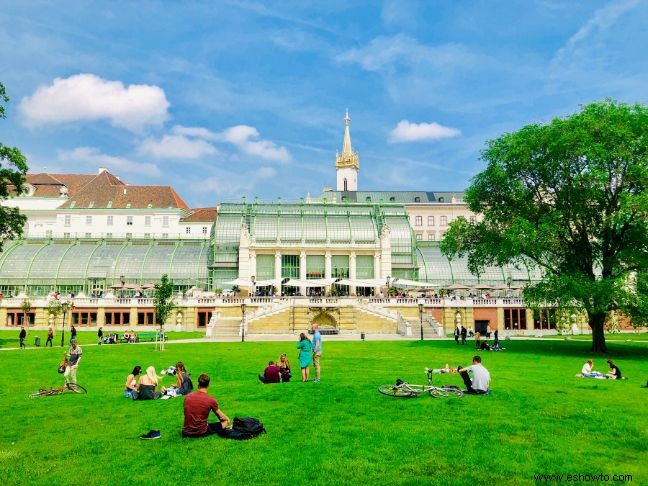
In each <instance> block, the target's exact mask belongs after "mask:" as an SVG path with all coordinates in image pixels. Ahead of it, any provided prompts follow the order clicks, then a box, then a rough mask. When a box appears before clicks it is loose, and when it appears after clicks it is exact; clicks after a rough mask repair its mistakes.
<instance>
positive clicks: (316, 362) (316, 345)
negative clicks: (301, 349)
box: [313, 324, 322, 383]
mask: <svg viewBox="0 0 648 486" xmlns="http://www.w3.org/2000/svg"><path fill="white" fill-rule="evenodd" d="M321 356H322V335H321V334H320V332H319V326H318V325H317V324H313V367H314V368H315V382H316V383H319V381H320V357H321Z"/></svg>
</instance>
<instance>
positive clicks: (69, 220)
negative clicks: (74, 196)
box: [65, 214, 72, 226]
mask: <svg viewBox="0 0 648 486" xmlns="http://www.w3.org/2000/svg"><path fill="white" fill-rule="evenodd" d="M71 224H72V216H70V215H69V214H66V215H65V226H70V225H71Z"/></svg>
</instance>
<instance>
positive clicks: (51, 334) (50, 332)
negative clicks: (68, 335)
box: [45, 326, 54, 348]
mask: <svg viewBox="0 0 648 486" xmlns="http://www.w3.org/2000/svg"><path fill="white" fill-rule="evenodd" d="M53 340H54V329H52V326H50V327H49V329H48V330H47V341H45V346H47V345H48V344H49V347H50V348H51V347H52V341H53Z"/></svg>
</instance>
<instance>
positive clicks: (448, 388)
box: [378, 368, 464, 398]
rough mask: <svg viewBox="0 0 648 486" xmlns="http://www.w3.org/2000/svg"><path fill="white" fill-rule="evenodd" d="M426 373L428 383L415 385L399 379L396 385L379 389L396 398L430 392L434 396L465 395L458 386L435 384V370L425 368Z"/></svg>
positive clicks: (382, 386) (384, 393)
mask: <svg viewBox="0 0 648 486" xmlns="http://www.w3.org/2000/svg"><path fill="white" fill-rule="evenodd" d="M425 374H426V375H427V382H428V384H427V385H414V384H411V383H407V382H406V381H403V380H400V379H399V380H396V384H395V385H381V386H380V387H378V391H379V392H380V393H382V394H383V395H388V396H390V397H394V398H414V397H417V396H419V395H420V394H421V393H429V395H430V396H431V397H433V398H445V397H450V396H453V397H457V398H461V397H463V395H464V393H463V391H462V390H461V388H459V387H458V386H454V385H444V386H435V385H433V384H432V376H433V375H435V374H436V373H435V370H432V369H430V368H425Z"/></svg>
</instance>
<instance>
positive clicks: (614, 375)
mask: <svg viewBox="0 0 648 486" xmlns="http://www.w3.org/2000/svg"><path fill="white" fill-rule="evenodd" d="M607 364H608V366H609V367H610V371H609V372H608V373H607V374H606V375H605V376H607V377H608V378H610V379H611V380H622V379H623V376H621V370H620V369H619V367H618V366H617V365H615V364H614V361H612V360H611V359H608V360H607Z"/></svg>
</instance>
